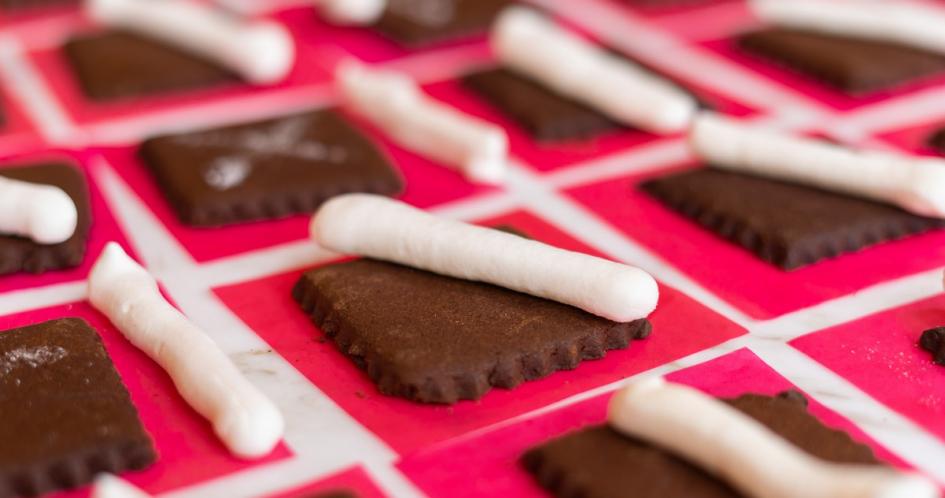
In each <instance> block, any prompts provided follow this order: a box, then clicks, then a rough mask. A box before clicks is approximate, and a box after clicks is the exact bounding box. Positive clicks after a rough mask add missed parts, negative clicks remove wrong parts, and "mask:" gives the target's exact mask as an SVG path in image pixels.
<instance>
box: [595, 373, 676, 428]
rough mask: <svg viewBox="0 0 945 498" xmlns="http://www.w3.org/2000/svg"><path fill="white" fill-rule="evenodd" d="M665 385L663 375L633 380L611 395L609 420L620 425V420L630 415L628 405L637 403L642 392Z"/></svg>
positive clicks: (608, 409)
mask: <svg viewBox="0 0 945 498" xmlns="http://www.w3.org/2000/svg"><path fill="white" fill-rule="evenodd" d="M665 386H666V379H664V378H662V377H649V378H646V379H642V380H635V381H631V382H630V383H628V384H627V385H626V386H624V387H622V388H620V390H618V391H617V392H616V393H614V395H613V396H611V398H610V402H609V403H608V405H607V420H608V421H610V423H611V425H615V426H620V425H621V422H620V421H621V420H622V419H624V418H625V417H626V416H627V415H628V411H627V410H628V407H630V406H633V404H634V403H636V400H637V397H638V396H639V395H640V394H645V393H648V392H652V391H655V390H658V389H662V388H663V387H665Z"/></svg>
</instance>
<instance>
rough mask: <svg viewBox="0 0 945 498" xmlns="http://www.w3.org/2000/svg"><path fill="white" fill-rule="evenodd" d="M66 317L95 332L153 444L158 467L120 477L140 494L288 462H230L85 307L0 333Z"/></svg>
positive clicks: (151, 368) (170, 389) (1, 322)
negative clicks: (130, 483) (78, 321)
mask: <svg viewBox="0 0 945 498" xmlns="http://www.w3.org/2000/svg"><path fill="white" fill-rule="evenodd" d="M66 317H78V318H83V319H85V320H86V321H87V322H89V324H90V325H91V326H92V328H93V329H95V330H97V331H98V332H99V334H100V335H101V337H102V341H103V342H104V343H105V348H106V349H107V350H108V353H109V355H110V356H111V357H112V361H113V362H114V363H115V368H116V369H117V370H118V373H119V374H121V378H122V380H123V381H124V383H125V386H126V387H127V388H128V392H129V393H131V399H132V401H133V402H134V404H135V406H136V407H137V409H138V413H139V414H140V417H141V422H142V423H143V424H144V426H145V428H146V429H147V431H148V433H150V434H151V437H152V438H153V439H154V443H155V448H156V449H157V451H158V455H159V456H158V461H157V462H156V463H155V464H154V465H153V466H152V467H151V468H149V469H147V470H144V471H142V472H135V473H131V474H127V475H126V476H124V477H127V478H128V479H129V480H130V481H131V482H133V483H134V484H136V485H138V486H140V487H141V488H142V489H144V490H145V491H148V492H150V493H160V492H164V491H168V490H171V489H175V488H179V487H182V486H186V485H189V484H195V483H198V482H201V481H205V480H209V479H212V478H214V477H219V476H222V475H225V474H229V473H232V472H236V471H239V470H243V469H247V468H249V467H252V466H254V465H261V464H265V463H269V462H273V461H277V460H280V459H283V458H286V457H289V456H290V453H289V450H288V449H287V448H286V447H284V446H279V447H278V448H277V449H276V450H275V451H274V452H273V453H272V455H270V456H268V457H266V458H264V459H262V460H259V461H256V462H245V461H241V460H237V459H236V458H234V457H232V456H230V454H229V452H228V451H227V450H226V448H225V447H224V446H223V445H222V444H221V443H220V442H219V440H218V439H217V438H216V436H215V435H214V434H213V431H212V429H211V427H210V425H209V423H208V422H207V421H206V420H204V419H203V418H202V417H200V415H198V414H197V413H196V412H194V411H193V410H192V409H191V408H190V406H189V405H187V403H186V402H185V401H184V400H183V398H181V397H180V395H178V394H177V391H176V390H175V388H174V385H173V383H172V382H171V380H170V378H169V377H168V376H167V375H166V374H165V373H164V371H163V370H161V368H160V367H159V366H158V365H157V364H156V363H154V362H152V361H151V360H150V359H149V358H148V357H147V356H145V355H144V353H142V352H141V351H139V350H138V349H137V348H135V347H134V346H133V345H132V344H131V343H129V342H128V341H127V340H125V338H124V337H123V336H122V335H121V333H120V332H118V331H117V330H116V329H115V328H114V327H113V326H112V325H111V324H110V323H109V321H108V319H107V318H105V317H104V316H102V315H101V314H99V313H98V312H97V311H95V310H94V309H92V307H91V306H90V305H89V304H87V303H85V302H82V303H74V304H69V305H65V306H57V307H53V308H46V309H41V310H36V311H31V312H26V313H20V314H16V315H9V316H4V317H0V331H2V330H9V329H12V328H17V327H23V326H26V325H32V324H36V323H41V322H44V321H47V320H54V319H57V318H66ZM2 333H3V332H0V334H2ZM87 495H88V492H87V490H85V489H83V490H78V491H71V492H61V493H55V494H50V495H48V496H49V497H50V498H52V497H55V498H79V497H85V496H87Z"/></svg>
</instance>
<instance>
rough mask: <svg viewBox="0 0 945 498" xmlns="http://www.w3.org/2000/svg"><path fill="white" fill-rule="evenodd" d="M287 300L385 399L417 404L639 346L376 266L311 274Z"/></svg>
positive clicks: (565, 314)
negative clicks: (364, 373) (292, 299)
mask: <svg viewBox="0 0 945 498" xmlns="http://www.w3.org/2000/svg"><path fill="white" fill-rule="evenodd" d="M293 297H295V299H296V300H297V301H298V302H299V303H300V304H301V305H302V309H303V310H304V311H305V312H306V313H308V314H310V315H311V317H312V319H313V321H314V322H315V323H316V324H317V325H318V326H319V327H321V329H322V330H323V331H324V332H325V334H326V335H327V336H329V337H331V338H332V339H333V340H334V341H335V343H336V344H337V345H338V347H339V349H341V351H342V352H344V353H345V354H347V355H348V356H349V357H351V358H352V359H353V360H354V361H355V362H356V363H357V364H358V365H359V366H360V367H362V368H364V369H365V370H366V371H367V373H368V375H369V376H370V377H371V378H372V379H373V380H374V382H375V383H376V384H377V386H378V388H379V389H380V391H381V392H382V393H385V394H389V395H393V396H401V397H404V398H408V399H412V400H415V401H420V402H424V403H455V402H457V401H459V400H463V399H478V398H480V397H482V396H483V395H484V394H485V393H486V392H487V391H489V390H490V389H491V388H492V387H501V388H506V389H510V388H513V387H515V386H517V385H519V384H521V383H522V382H524V381H526V380H533V379H538V378H541V377H544V376H546V375H549V374H551V373H552V372H555V371H557V370H570V369H573V368H575V367H577V366H578V364H579V363H581V361H583V360H591V359H597V358H602V357H603V356H604V355H605V354H606V352H607V350H610V349H621V348H626V347H627V346H628V345H629V344H630V341H632V340H634V339H640V338H644V337H646V336H647V335H648V334H649V332H650V323H649V322H648V321H647V320H638V321H635V322H632V323H615V322H611V321H609V320H606V319H603V318H600V317H597V316H594V315H591V314H589V313H586V312H584V311H582V310H579V309H577V308H574V307H571V306H567V305H564V304H560V303H557V302H554V301H549V300H546V299H541V298H537V297H533V296H529V295H526V294H521V293H518V292H514V291H511V290H508V289H504V288H501V287H496V286H493V285H488V284H483V283H479V282H471V281H467V280H459V279H455V278H450V277H444V276H441V275H436V274H433V273H429V272H425V271H420V270H415V269H412V268H408V267H405V266H399V265H394V264H390V263H384V262H380V261H374V260H367V259H363V260H358V261H353V262H348V263H341V264H334V265H329V266H324V267H321V268H316V269H314V270H311V271H309V272H308V273H306V274H305V275H303V276H302V278H301V279H300V280H299V282H298V283H297V284H296V286H295V289H294V290H293Z"/></svg>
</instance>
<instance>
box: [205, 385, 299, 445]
mask: <svg viewBox="0 0 945 498" xmlns="http://www.w3.org/2000/svg"><path fill="white" fill-rule="evenodd" d="M214 431H215V432H216V433H217V436H219V438H220V440H221V441H223V442H224V443H225V444H226V446H227V448H229V450H230V451H231V452H232V453H233V454H234V455H236V456H237V457H240V458H244V459H247V460H252V459H256V458H262V457H264V456H266V455H268V454H269V453H271V452H272V450H273V449H274V448H275V447H276V445H277V444H279V441H281V440H282V436H283V434H284V432H285V420H284V419H283V418H282V414H281V413H280V412H279V410H278V409H277V408H276V407H275V406H274V405H273V404H272V403H271V402H270V401H269V400H268V399H265V398H262V397H261V396H260V397H259V398H257V399H256V403H255V404H254V405H253V406H251V407H244V409H243V410H241V411H236V410H234V411H232V412H229V413H226V414H225V415H223V416H222V417H221V418H220V419H219V420H218V421H217V423H215V424H214Z"/></svg>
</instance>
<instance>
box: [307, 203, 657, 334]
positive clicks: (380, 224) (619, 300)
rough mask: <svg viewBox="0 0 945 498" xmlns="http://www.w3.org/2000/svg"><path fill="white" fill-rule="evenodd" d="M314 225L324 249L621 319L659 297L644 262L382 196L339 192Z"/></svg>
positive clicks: (641, 312) (648, 308)
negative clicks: (566, 245) (475, 222)
mask: <svg viewBox="0 0 945 498" xmlns="http://www.w3.org/2000/svg"><path fill="white" fill-rule="evenodd" d="M311 231H312V238H313V239H314V240H315V241H316V242H317V243H318V244H319V245H321V246H322V247H324V248H326V249H330V250H333V251H337V252H341V253H346V254H357V255H362V256H367V257H371V258H376V259H382V260H386V261H392V262H395V263H400V264H404V265H410V266H413V267H416V268H420V269H423V270H428V271H432V272H436V273H440V274H443V275H448V276H451V277H456V278H463V279H467V280H476V281H482V282H488V283H491V284H495V285H499V286H502V287H506V288H509V289H512V290H516V291H519V292H523V293H527V294H531V295H534V296H538V297H543V298H547V299H551V300H555V301H558V302H561V303H565V304H569V305H571V306H575V307H578V308H581V309H583V310H585V311H588V312H589V313H593V314H595V315H599V316H602V317H605V318H608V319H610V320H614V321H617V322H630V321H633V320H637V319H640V318H644V317H646V316H647V315H649V314H650V313H651V312H652V311H653V310H654V309H655V308H656V303H657V301H658V300H659V289H658V287H657V284H656V281H655V280H653V278H652V277H651V276H650V275H648V274H647V273H646V272H644V271H643V270H641V269H639V268H635V267H632V266H628V265H623V264H620V263H615V262H612V261H608V260H605V259H601V258H596V257H593V256H588V255H586V254H581V253H577V252H571V251H566V250H564V249H558V248H556V247H552V246H549V245H546V244H543V243H541V242H537V241H534V240H528V239H525V238H522V237H518V236H516V235H512V234H508V233H504V232H501V231H499V230H493V229H490V228H483V227H477V226H473V225H468V224H466V223H462V222H458V221H453V220H448V219H444V218H438V217H436V216H433V215H431V214H428V213H426V212H424V211H421V210H419V209H416V208H414V207H411V206H408V205H407V204H404V203H402V202H399V201H395V200H392V199H387V198H385V197H381V196H377V195H370V194H347V195H342V196H339V197H335V198H334V199H332V200H330V201H328V202H327V203H326V204H324V205H323V206H322V208H321V209H320V210H319V211H318V212H317V213H316V214H315V217H314V218H313V219H312V227H311Z"/></svg>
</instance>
